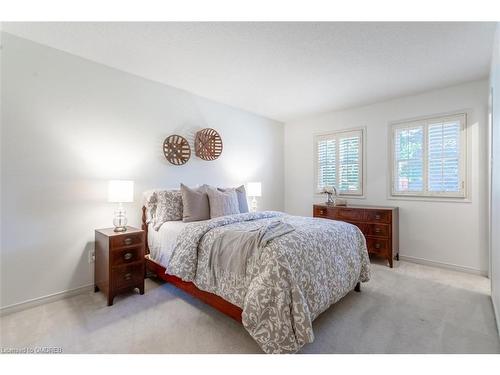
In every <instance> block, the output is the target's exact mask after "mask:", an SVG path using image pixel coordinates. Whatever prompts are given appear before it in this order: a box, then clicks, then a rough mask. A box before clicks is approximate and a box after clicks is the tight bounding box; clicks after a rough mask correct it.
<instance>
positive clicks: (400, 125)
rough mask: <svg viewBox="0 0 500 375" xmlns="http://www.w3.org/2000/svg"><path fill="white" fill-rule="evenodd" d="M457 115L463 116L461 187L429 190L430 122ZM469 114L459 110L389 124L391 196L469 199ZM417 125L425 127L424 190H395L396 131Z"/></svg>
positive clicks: (460, 161)
mask: <svg viewBox="0 0 500 375" xmlns="http://www.w3.org/2000/svg"><path fill="white" fill-rule="evenodd" d="M457 117H462V119H460V157H459V171H460V176H461V180H462V183H461V189H460V191H459V192H432V191H428V175H427V172H428V170H427V168H428V158H429V156H428V154H427V149H428V129H429V124H430V123H435V122H437V121H439V122H441V121H446V120H450V119H456V118H457ZM467 118H468V114H467V112H466V111H458V112H452V113H447V114H441V115H432V116H425V117H420V118H416V119H411V120H403V121H397V122H392V123H390V124H389V170H390V173H389V176H390V179H389V184H390V188H389V191H390V198H392V199H399V198H405V197H408V198H415V199H426V198H430V199H432V200H436V199H439V198H442V199H443V200H459V201H468V199H469V194H468V186H469V168H468V164H469V155H468V148H469V147H468V134H467V133H468V126H467ZM417 126H422V127H423V140H424V142H423V145H422V147H423V148H422V155H423V181H422V182H423V191H422V192H415V191H408V192H404V191H396V190H395V179H396V173H395V171H396V158H395V155H394V144H395V131H396V130H397V129H405V128H414V127H417Z"/></svg>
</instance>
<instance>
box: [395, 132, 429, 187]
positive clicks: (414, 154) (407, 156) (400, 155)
mask: <svg viewBox="0 0 500 375" xmlns="http://www.w3.org/2000/svg"><path fill="white" fill-rule="evenodd" d="M423 134H424V127H423V126H421V125H416V126H411V127H407V128H399V129H395V131H394V151H395V152H394V161H395V166H394V168H395V177H396V178H395V180H394V183H395V186H394V189H395V190H396V191H400V192H403V191H404V192H411V191H415V192H419V191H422V189H423V186H424V184H423V180H424V162H423V158H422V155H423V153H422V149H423V142H424V136H423Z"/></svg>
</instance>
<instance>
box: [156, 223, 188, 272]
mask: <svg viewBox="0 0 500 375" xmlns="http://www.w3.org/2000/svg"><path fill="white" fill-rule="evenodd" d="M186 225H189V223H184V222H183V221H180V220H179V221H167V222H165V223H163V224H162V226H161V227H160V229H159V230H158V231H156V230H154V228H153V225H152V224H149V225H148V246H149V251H150V254H149V256H150V258H151V259H152V260H154V261H155V262H156V263H159V264H161V265H162V266H163V267H165V268H166V267H167V265H168V262H169V261H170V258H171V256H172V252H173V251H174V248H175V244H176V243H177V237H178V235H179V233H180V232H181V231H182V230H183V229H184V228H185V227H186Z"/></svg>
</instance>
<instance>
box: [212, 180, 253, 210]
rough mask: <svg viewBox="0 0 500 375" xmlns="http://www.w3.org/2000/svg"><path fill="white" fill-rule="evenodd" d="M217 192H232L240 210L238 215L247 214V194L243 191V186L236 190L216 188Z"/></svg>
mask: <svg viewBox="0 0 500 375" xmlns="http://www.w3.org/2000/svg"><path fill="white" fill-rule="evenodd" d="M217 190H219V191H231V190H234V191H235V192H236V196H237V197H238V207H239V209H240V213H242V214H246V213H247V212H248V201H247V192H246V190H245V185H241V186H238V187H237V188H217Z"/></svg>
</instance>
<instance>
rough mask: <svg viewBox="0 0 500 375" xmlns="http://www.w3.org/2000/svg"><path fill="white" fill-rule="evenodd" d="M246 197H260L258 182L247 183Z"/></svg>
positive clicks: (260, 188) (260, 190)
mask: <svg viewBox="0 0 500 375" xmlns="http://www.w3.org/2000/svg"><path fill="white" fill-rule="evenodd" d="M247 195H248V196H249V197H260V196H262V184H261V183H260V182H249V183H248V184H247Z"/></svg>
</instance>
